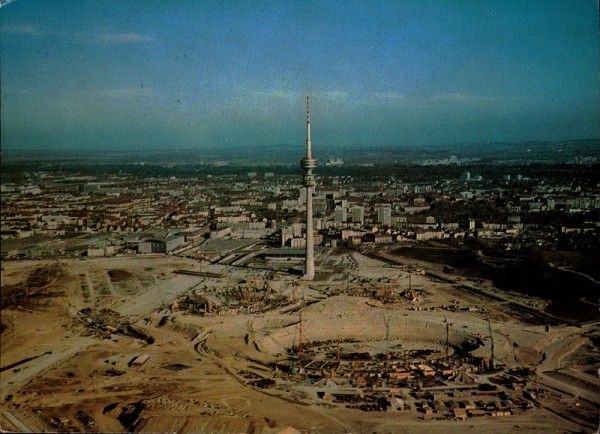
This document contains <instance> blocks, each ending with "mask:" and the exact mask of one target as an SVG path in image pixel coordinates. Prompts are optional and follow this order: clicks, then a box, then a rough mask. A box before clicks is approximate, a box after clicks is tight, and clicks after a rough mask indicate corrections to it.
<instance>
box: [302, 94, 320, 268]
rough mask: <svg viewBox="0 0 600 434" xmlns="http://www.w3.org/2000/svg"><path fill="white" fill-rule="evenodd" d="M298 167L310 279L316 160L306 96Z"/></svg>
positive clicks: (312, 261) (313, 263) (312, 257)
mask: <svg viewBox="0 0 600 434" xmlns="http://www.w3.org/2000/svg"><path fill="white" fill-rule="evenodd" d="M300 167H301V168H302V170H304V176H303V177H302V185H304V187H306V263H305V267H304V278H305V279H306V280H312V279H313V278H314V277H315V252H314V250H315V243H314V234H313V203H312V196H313V192H314V189H315V185H316V181H315V175H313V172H312V171H313V169H314V168H315V167H317V160H315V159H314V158H313V157H312V144H311V140H310V97H309V96H307V97H306V156H305V157H304V158H303V159H302V160H300Z"/></svg>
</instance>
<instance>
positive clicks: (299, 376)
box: [0, 252, 600, 433]
mask: <svg viewBox="0 0 600 434" xmlns="http://www.w3.org/2000/svg"><path fill="white" fill-rule="evenodd" d="M319 263H320V265H321V270H325V271H326V270H329V271H327V272H325V271H322V272H321V274H320V275H319V279H318V281H315V282H303V281H301V280H298V278H297V276H294V275H288V274H285V273H272V272H269V271H268V270H252V269H245V268H241V267H228V266H225V265H219V264H209V263H207V262H198V261H194V260H189V259H181V258H176V257H167V256H156V257H146V258H113V259H109V258H102V259H89V260H85V261H82V260H72V261H60V262H49V261H43V262H34V261H30V262H23V261H20V262H18V261H15V262H6V263H4V264H3V267H4V269H3V284H4V285H3V287H2V317H1V319H2V335H1V338H2V355H1V363H0V369H1V373H0V374H1V377H0V383H1V384H0V385H1V386H2V387H1V396H0V398H1V400H2V405H1V415H2V417H1V419H0V423H1V426H2V428H3V429H9V430H18V431H23V430H26V429H25V428H27V429H29V430H34V431H37V430H43V431H86V432H104V431H117V432H119V431H144V432H165V431H178V432H225V433H228V432H253V433H279V432H287V433H293V432H382V433H383V432H411V433H413V432H416V433H427V432H432V430H435V431H443V432H448V433H462V432H469V431H473V432H475V431H478V432H482V433H498V432H506V433H514V432H517V433H518V432H523V433H526V432H540V433H541V432H544V433H553V432H555V433H559V432H560V433H562V432H569V431H574V432H578V431H579V430H581V429H584V430H588V431H589V432H591V431H592V430H593V429H594V427H595V426H596V424H597V420H598V403H597V390H598V387H600V382H599V381H598V377H597V376H594V375H592V374H590V372H594V371H593V369H594V368H595V367H596V366H595V365H594V363H595V360H597V356H598V355H599V354H600V351H599V349H598V347H597V346H596V345H597V342H598V336H599V331H598V329H597V327H595V326H587V327H585V328H584V329H581V328H578V327H573V326H567V325H558V326H551V327H550V328H549V329H547V328H546V327H545V326H544V325H532V324H527V323H523V322H522V321H521V320H520V319H519V318H512V317H511V316H510V314H509V312H510V310H509V309H507V307H506V303H505V302H503V301H498V300H493V299H490V298H487V297H486V296H485V293H483V294H484V295H478V294H477V293H473V292H468V291H465V290H463V289H461V287H460V285H453V284H449V283H447V282H443V281H439V280H436V279H433V278H431V277H428V276H427V275H426V273H425V272H424V271H425V270H422V271H418V272H417V271H414V270H413V271H410V270H408V269H407V268H405V267H402V266H394V265H390V264H388V263H385V262H382V261H379V260H376V259H372V258H368V257H366V256H364V255H362V254H359V253H357V252H345V253H340V254H336V253H333V252H328V253H327V254H323V256H322V257H321V258H319ZM182 270H183V271H186V272H185V273H182V272H181V271H182ZM434 270H435V269H434ZM435 271H437V270H435ZM482 285H483V286H485V287H486V288H488V289H489V288H490V286H486V285H491V284H490V283H489V282H488V283H485V282H483V283H482ZM15 294H16V295H15ZM31 294H35V296H34V297H29V295H31ZM490 332H491V335H490ZM470 406H472V407H470ZM496 413H497V415H496ZM505 413H506V414H505ZM500 414H501V416H500ZM462 419H464V420H462Z"/></svg>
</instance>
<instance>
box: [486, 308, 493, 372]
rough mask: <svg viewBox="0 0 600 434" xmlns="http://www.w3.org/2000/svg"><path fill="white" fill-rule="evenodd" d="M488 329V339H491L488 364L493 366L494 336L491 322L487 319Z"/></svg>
mask: <svg viewBox="0 0 600 434" xmlns="http://www.w3.org/2000/svg"><path fill="white" fill-rule="evenodd" d="M487 323H488V329H489V331H490V341H491V349H490V366H494V336H493V335H492V323H491V322H490V320H489V319H488V322H487Z"/></svg>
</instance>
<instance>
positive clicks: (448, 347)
mask: <svg viewBox="0 0 600 434" xmlns="http://www.w3.org/2000/svg"><path fill="white" fill-rule="evenodd" d="M444 322H445V323H446V361H448V357H449V349H450V326H451V325H452V324H451V323H450V322H449V321H448V318H444Z"/></svg>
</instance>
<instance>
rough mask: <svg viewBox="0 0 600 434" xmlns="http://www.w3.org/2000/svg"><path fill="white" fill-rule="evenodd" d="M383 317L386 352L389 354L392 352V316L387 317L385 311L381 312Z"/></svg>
mask: <svg viewBox="0 0 600 434" xmlns="http://www.w3.org/2000/svg"><path fill="white" fill-rule="evenodd" d="M381 316H382V317H383V323H384V324H385V354H386V356H389V354H390V317H389V316H388V317H386V316H385V313H383V312H382V313H381Z"/></svg>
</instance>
